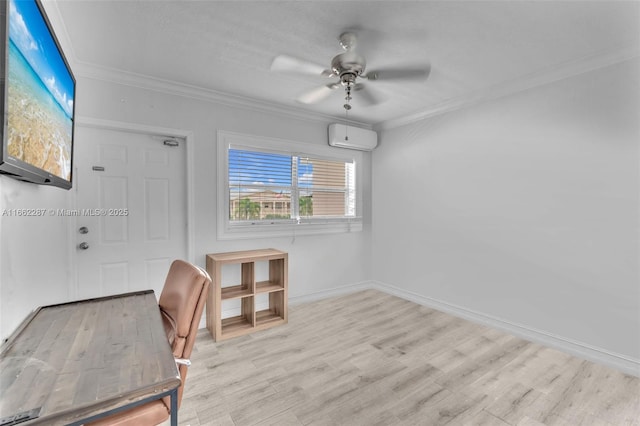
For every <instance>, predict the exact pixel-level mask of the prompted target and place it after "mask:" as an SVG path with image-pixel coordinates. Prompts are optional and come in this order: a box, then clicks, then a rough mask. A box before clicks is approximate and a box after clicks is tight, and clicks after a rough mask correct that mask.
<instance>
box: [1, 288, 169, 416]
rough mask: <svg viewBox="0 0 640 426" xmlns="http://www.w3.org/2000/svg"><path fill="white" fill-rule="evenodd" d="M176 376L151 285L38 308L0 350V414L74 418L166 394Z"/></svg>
mask: <svg viewBox="0 0 640 426" xmlns="http://www.w3.org/2000/svg"><path fill="white" fill-rule="evenodd" d="M179 386H180V375H179V373H178V369H177V367H176V363H175V361H174V358H173V354H172V352H171V346H170V345H169V343H168V341H167V337H166V334H165V331H164V328H163V326H162V320H161V318H160V311H159V308H158V302H157V300H156V297H155V295H154V293H153V290H147V291H142V292H135V293H127V294H122V295H117V296H109V297H102V298H99V299H89V300H83V301H77V302H71V303H63V304H59V305H51V306H45V307H40V308H38V309H37V310H36V311H34V312H33V313H32V314H31V315H30V316H29V317H27V318H26V319H25V320H24V321H23V323H22V324H21V325H20V327H18V329H17V330H16V331H15V332H14V334H13V335H12V336H11V337H10V338H9V339H8V340H7V342H6V343H5V344H3V345H2V348H1V349H0V396H1V398H0V418H6V417H10V416H15V415H17V414H19V413H21V412H24V411H28V410H31V409H34V408H38V407H41V409H40V413H39V417H38V418H36V419H33V420H30V421H27V422H24V423H20V426H26V425H34V424H47V425H58V424H64V425H68V424H71V425H80V424H83V423H85V422H88V421H91V420H97V419H99V418H101V417H105V416H107V415H110V414H113V413H116V412H119V411H123V410H126V409H129V408H131V407H135V406H137V405H141V404H144V403H147V402H149V401H152V400H156V399H159V398H162V397H164V396H167V395H170V396H171V406H172V407H171V424H172V425H177V412H178V409H177V390H178V387H179Z"/></svg>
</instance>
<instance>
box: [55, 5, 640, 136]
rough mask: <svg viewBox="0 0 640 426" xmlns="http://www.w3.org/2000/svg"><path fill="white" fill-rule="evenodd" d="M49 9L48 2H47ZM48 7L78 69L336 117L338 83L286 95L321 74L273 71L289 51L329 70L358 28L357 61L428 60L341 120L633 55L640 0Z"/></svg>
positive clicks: (425, 108)
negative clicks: (416, 77)
mask: <svg viewBox="0 0 640 426" xmlns="http://www.w3.org/2000/svg"><path fill="white" fill-rule="evenodd" d="M47 8H48V9H49V8H50V5H48V6H47ZM53 8H54V9H55V12H56V16H57V17H58V18H59V20H60V22H54V25H56V24H57V25H61V26H62V27H63V28H62V30H63V31H62V34H63V36H62V37H61V38H64V40H63V45H65V44H68V45H69V47H70V55H69V56H70V61H71V62H72V64H73V65H75V66H77V71H76V73H78V74H80V75H82V73H83V72H84V71H85V70H88V69H101V70H103V71H105V70H106V71H108V72H109V73H110V74H111V75H112V76H113V78H116V79H117V78H118V75H119V74H120V73H126V74H127V75H128V76H129V77H131V75H132V74H133V75H136V76H138V77H141V78H140V81H143V80H144V78H145V77H149V78H152V79H159V80H163V81H165V82H168V83H171V82H175V83H178V84H179V85H180V86H183V87H184V86H192V87H195V88H200V89H204V90H208V91H212V92H214V93H221V94H230V95H235V96H240V97H243V98H251V99H257V100H259V101H260V102H261V103H262V104H264V103H269V104H275V105H281V106H285V107H286V108H299V109H300V110H302V111H309V112H313V113H321V114H324V115H332V116H337V117H344V110H343V109H342V104H343V98H342V97H343V93H342V92H341V91H340V90H336V91H335V93H333V94H332V95H331V96H330V97H328V98H327V99H325V100H323V101H322V102H320V103H318V104H316V105H304V104H299V103H297V102H296V101H295V99H296V97H297V96H298V95H300V94H301V93H303V92H305V91H308V90H310V89H312V88H314V87H317V86H320V85H322V84H325V83H326V80H325V79H323V78H322V77H319V76H318V77H314V76H308V75H295V74H283V73H275V72H272V71H270V65H271V61H272V60H273V58H274V57H275V56H277V55H279V54H287V55H291V56H295V57H298V58H301V59H304V60H308V61H312V62H315V63H318V64H321V65H324V66H325V67H327V68H328V67H329V63H330V60H331V58H332V57H333V56H334V55H336V54H338V53H341V48H340V46H339V44H338V41H337V37H338V35H339V34H340V33H341V32H342V31H344V30H345V29H352V30H355V32H356V33H357V34H358V38H359V45H358V51H359V52H360V53H361V54H363V55H365V56H366V58H367V68H368V69H370V70H371V69H375V68H384V67H396V66H408V65H420V64H425V63H430V64H431V67H432V70H431V75H430V76H429V78H428V79H427V80H426V81H419V82H402V83H401V82H383V81H376V82H367V85H368V88H369V89H371V91H372V92H373V93H374V94H375V95H376V96H377V97H378V98H380V99H381V100H382V102H381V103H380V104H378V105H375V106H368V107H365V106H364V105H361V104H360V103H359V100H358V95H357V93H356V94H355V95H354V101H353V104H354V107H353V110H352V111H351V112H350V117H351V118H353V119H355V120H358V121H361V122H363V123H369V124H376V123H380V122H389V121H393V120H396V121H397V120H401V119H402V118H403V117H408V116H412V115H416V114H422V113H428V112H429V111H438V110H439V109H443V107H444V106H447V105H454V104H464V103H465V102H468V101H472V100H474V99H476V100H477V99H481V98H483V97H485V98H486V97H490V96H491V93H493V92H496V93H498V92H499V91H500V88H504V87H526V86H527V85H532V84H536V82H544V81H545V78H546V79H547V80H549V79H553V78H559V77H562V76H563V73H564V74H566V73H577V72H582V71H584V69H587V68H589V67H592V68H593V67H597V66H603V65H606V64H607V63H608V62H609V63H611V62H615V61H619V60H623V59H626V58H629V57H634V56H638V55H639V54H640V53H639V52H640V36H639V34H640V3H639V2H636V1H632V2H613V1H601V2H597V1H596V2H581V1H572V2H516V1H510V2H507V1H497V2H483V1H471V2H463V1H446V2H444V1H443V2H432V1H422V2H407V1H373V2H364V1H289V2H284V1H259V2H248V1H184V0H183V1H178V0H172V1H114V0H110V1H95V0H92V1H88V0H87V1H65V0H59V1H57V2H55V4H54V6H53Z"/></svg>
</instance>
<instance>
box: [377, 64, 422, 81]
mask: <svg viewBox="0 0 640 426" xmlns="http://www.w3.org/2000/svg"><path fill="white" fill-rule="evenodd" d="M430 72H431V65H427V66H424V67H421V68H382V69H378V70H374V71H369V72H367V75H366V78H367V79H369V80H425V79H426V78H427V77H429V73H430Z"/></svg>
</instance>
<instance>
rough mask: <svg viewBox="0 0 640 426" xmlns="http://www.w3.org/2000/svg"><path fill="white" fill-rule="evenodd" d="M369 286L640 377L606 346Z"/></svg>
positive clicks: (634, 362)
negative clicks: (601, 346)
mask: <svg viewBox="0 0 640 426" xmlns="http://www.w3.org/2000/svg"><path fill="white" fill-rule="evenodd" d="M371 288H374V289H376V290H380V291H383V292H385V293H388V294H391V295H393V296H397V297H400V298H402V299H405V300H409V301H411V302H415V303H418V304H420V305H423V306H427V307H429V308H433V309H437V310H439V311H442V312H446V313H448V314H451V315H454V316H456V317H459V318H464V319H466V320H469V321H472V322H475V323H478V324H482V325H486V326H489V327H492V328H496V329H499V330H502V331H505V332H507V333H509V334H513V335H514V336H518V337H521V338H523V339H525V340H529V341H532V342H536V343H540V344H542V345H545V346H548V347H551V348H554V349H558V350H560V351H563V352H566V353H569V354H571V355H575V356H577V357H579V358H583V359H586V360H589V361H593V362H596V363H599V364H602V365H606V366H607V367H611V368H614V369H616V370H619V371H622V372H623V373H625V374H630V375H632V376H636V377H640V359H634V358H631V357H628V356H625V355H621V354H617V353H614V352H611V351H608V350H606V349H602V348H598V347H595V346H592V345H589V344H586V343H582V342H578V341H576V340H572V339H568V338H565V337H562V336H558V335H555V334H552V333H548V332H546V331H542V330H537V329H535V328H532V327H529V326H526V325H523V324H517V323H514V322H511V321H507V320H504V319H501V318H498V317H494V316H492V315H488V314H485V313H482V312H477V311H473V310H471V309H467V308H463V307H461V306H456V305H453V304H451V303H447V302H443V301H441V300H437V299H433V298H431V297H426V296H422V295H420V294H417V293H413V292H410V291H407V290H404V289H401V288H398V287H395V286H392V285H389V284H385V283H382V282H378V281H374V282H372V285H371Z"/></svg>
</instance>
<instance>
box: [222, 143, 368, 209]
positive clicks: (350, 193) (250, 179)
mask: <svg viewBox="0 0 640 426" xmlns="http://www.w3.org/2000/svg"><path fill="white" fill-rule="evenodd" d="M228 178H229V219H230V220H231V221H273V220H285V219H289V220H290V219H299V218H318V217H353V216H355V199H356V197H355V164H354V163H353V162H345V161H334V160H325V159H314V158H308V157H303V156H296V155H286V154H276V153H267V152H258V151H249V150H242V149H233V148H231V149H229V176H228Z"/></svg>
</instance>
